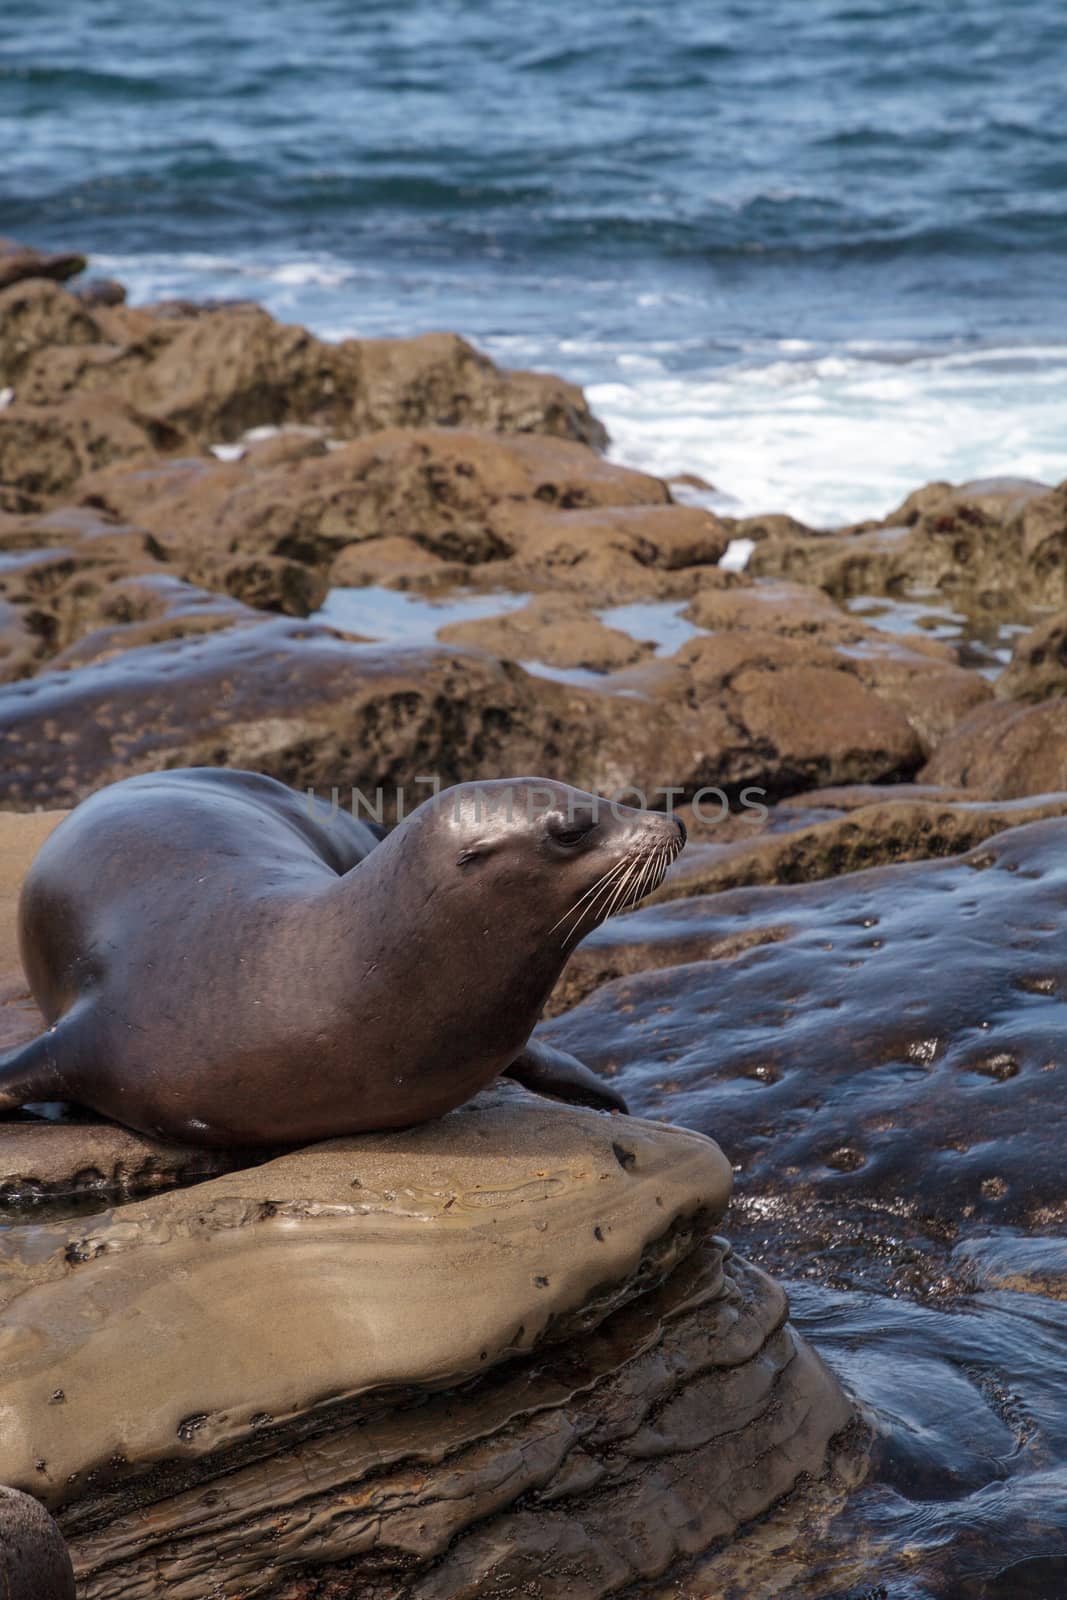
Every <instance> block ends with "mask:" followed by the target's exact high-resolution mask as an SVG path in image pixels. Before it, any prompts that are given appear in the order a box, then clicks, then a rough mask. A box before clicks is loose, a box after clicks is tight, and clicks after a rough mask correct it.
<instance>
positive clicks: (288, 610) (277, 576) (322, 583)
mask: <svg viewBox="0 0 1067 1600" xmlns="http://www.w3.org/2000/svg"><path fill="white" fill-rule="evenodd" d="M222 581H223V584H224V586H225V589H226V593H227V594H230V595H232V596H233V597H234V599H235V600H240V601H241V602H242V604H243V605H246V606H254V607H256V608H258V609H259V610H261V611H280V612H282V613H283V614H284V615H285V616H289V617H308V616H310V615H311V613H312V612H313V611H317V610H318V609H319V607H320V606H321V605H322V603H323V601H324V600H325V599H326V595H327V592H328V590H329V581H328V579H327V577H326V574H325V573H324V572H316V571H315V570H314V569H313V568H312V567H307V566H305V565H304V564H303V562H301V561H287V560H286V559H285V557H284V556H243V557H239V558H238V559H237V560H236V561H231V562H229V563H228V565H227V566H226V568H225V569H224V571H223V574H222Z"/></svg>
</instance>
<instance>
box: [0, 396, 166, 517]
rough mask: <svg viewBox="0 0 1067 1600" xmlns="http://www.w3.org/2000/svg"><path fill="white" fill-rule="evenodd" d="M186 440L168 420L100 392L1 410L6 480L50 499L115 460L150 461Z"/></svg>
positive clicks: (0, 453)
mask: <svg viewBox="0 0 1067 1600" xmlns="http://www.w3.org/2000/svg"><path fill="white" fill-rule="evenodd" d="M184 445H185V439H184V437H183V435H182V434H181V433H179V432H178V431H177V429H175V428H172V427H171V426H170V425H169V424H168V423H163V422H160V421H158V419H156V418H154V417H151V416H148V415H147V414H145V413H143V412H138V411H135V410H134V409H133V408H132V407H131V406H128V405H126V404H125V403H123V402H122V401H114V400H111V399H110V398H105V397H103V396H100V395H93V396H88V395H84V396H83V395H74V396H72V397H71V398H70V399H69V400H65V401H63V402H61V403H58V404H56V405H51V406H35V405H31V404H29V403H24V402H23V401H22V400H21V399H19V398H16V400H15V402H14V403H13V404H12V405H10V406H8V407H6V409H5V410H3V411H0V481H2V482H3V483H4V484H5V485H7V486H8V487H9V488H11V489H14V490H17V491H19V492H21V493H22V494H24V495H26V496H28V497H30V498H31V499H32V500H34V501H35V502H44V501H45V500H48V499H52V498H54V497H56V496H57V495H61V494H65V493H67V492H68V491H69V490H70V489H72V488H73V487H74V485H75V484H76V483H77V482H78V479H79V478H81V477H83V476H84V475H85V474H86V473H90V472H95V471H97V470H98V469H100V468H103V467H107V466H109V465H110V464H111V463H112V462H114V461H145V460H148V459H149V458H150V457H153V456H158V455H160V454H164V453H166V452H169V451H176V450H179V449H181V448H183V446H184Z"/></svg>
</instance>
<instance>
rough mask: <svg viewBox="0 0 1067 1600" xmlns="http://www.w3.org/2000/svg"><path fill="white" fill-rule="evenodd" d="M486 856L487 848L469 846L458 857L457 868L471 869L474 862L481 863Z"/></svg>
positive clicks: (475, 845)
mask: <svg viewBox="0 0 1067 1600" xmlns="http://www.w3.org/2000/svg"><path fill="white" fill-rule="evenodd" d="M484 855H485V846H484V845H478V844H471V845H467V846H466V848H465V849H463V850H461V851H460V853H459V855H458V856H457V857H456V866H457V867H469V866H470V864H471V862H472V861H480V860H481V858H482V856H484Z"/></svg>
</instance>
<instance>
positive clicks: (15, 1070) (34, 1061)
mask: <svg viewBox="0 0 1067 1600" xmlns="http://www.w3.org/2000/svg"><path fill="white" fill-rule="evenodd" d="M72 1019H73V1013H71V1012H68V1013H67V1015H66V1016H65V1017H61V1018H60V1020H59V1022H57V1023H56V1024H55V1026H54V1027H51V1028H49V1029H48V1030H47V1031H46V1032H45V1033H39V1034H38V1035H37V1037H36V1039H30V1040H29V1041H28V1042H27V1043H26V1044H22V1045H16V1046H15V1048H14V1050H8V1051H6V1052H5V1053H4V1054H3V1055H0V1116H4V1115H5V1114H6V1113H7V1112H9V1111H17V1110H18V1108H19V1107H20V1106H24V1105H27V1104H30V1103H33V1102H36V1101H39V1100H65V1099H66V1098H67V1095H66V1092H65V1085H64V1078H63V1074H62V1073H61V1071H60V1068H59V1061H60V1058H61V1056H62V1054H63V1037H64V1034H65V1033H66V1032H67V1031H68V1030H69V1028H70V1026H71V1023H72Z"/></svg>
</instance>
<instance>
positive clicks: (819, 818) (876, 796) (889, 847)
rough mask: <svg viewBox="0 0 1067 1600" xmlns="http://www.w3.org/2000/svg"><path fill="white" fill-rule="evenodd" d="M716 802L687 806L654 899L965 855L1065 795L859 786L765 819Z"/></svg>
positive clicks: (798, 802) (1057, 809)
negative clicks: (680, 850) (978, 796)
mask: <svg viewBox="0 0 1067 1600" xmlns="http://www.w3.org/2000/svg"><path fill="white" fill-rule="evenodd" d="M722 809H723V808H722V804H721V802H719V801H716V800H715V799H714V798H712V799H710V800H708V801H706V802H700V803H699V807H698V810H697V811H695V810H694V807H693V806H691V805H690V806H683V807H682V808H681V811H680V814H681V816H682V819H683V821H684V822H685V824H686V827H687V828H688V830H689V843H688V845H687V846H686V850H685V853H684V854H683V855H682V856H681V857H680V859H679V860H678V861H677V862H676V863H675V865H674V866H673V867H672V868H671V870H670V872H669V873H668V875H667V880H666V882H665V883H664V885H663V887H662V888H661V889H659V890H657V892H656V896H655V898H656V899H659V900H667V899H670V900H676V899H678V898H680V897H681V896H682V895H694V894H709V893H714V892H715V891H717V890H719V889H734V888H743V887H745V886H747V885H750V884H759V883H783V884H784V883H807V882H810V881H812V880H813V879H817V878H834V877H837V876H839V875H840V874H842V873H846V872H861V871H863V870H864V869H865V868H867V867H874V866H881V865H888V864H889V863H891V862H894V861H917V860H922V859H924V858H929V857H937V856H952V855H960V854H962V853H963V852H964V851H965V850H970V849H972V848H973V847H974V846H975V845H976V844H979V843H981V841H982V840H983V839H988V838H990V837H991V836H992V835H993V834H995V833H1002V832H1003V831H1004V830H1005V829H1006V828H1014V827H1019V826H1021V824H1023V823H1025V822H1034V821H1037V820H1039V819H1040V818H1042V817H1054V816H1061V815H1063V814H1064V813H1065V812H1067V793H1059V794H1047V795H1032V796H1026V797H1024V798H1022V799H1019V800H1003V801H992V800H991V801H984V800H975V799H972V798H970V796H969V795H968V791H967V790H965V789H939V788H937V787H936V786H933V785H924V784H909V783H899V784H885V785H878V784H856V785H854V786H853V787H851V788H846V789H821V790H814V791H812V792H810V793H807V794H797V795H792V796H790V797H789V798H788V799H785V800H783V801H781V802H780V804H779V805H777V806H773V807H770V808H766V807H764V808H762V809H763V811H764V812H765V815H764V816H762V817H761V816H760V814H759V812H758V811H757V810H756V809H755V808H754V807H751V806H747V807H744V808H742V809H741V810H739V811H737V812H734V813H732V814H731V815H729V816H723V815H722Z"/></svg>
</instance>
